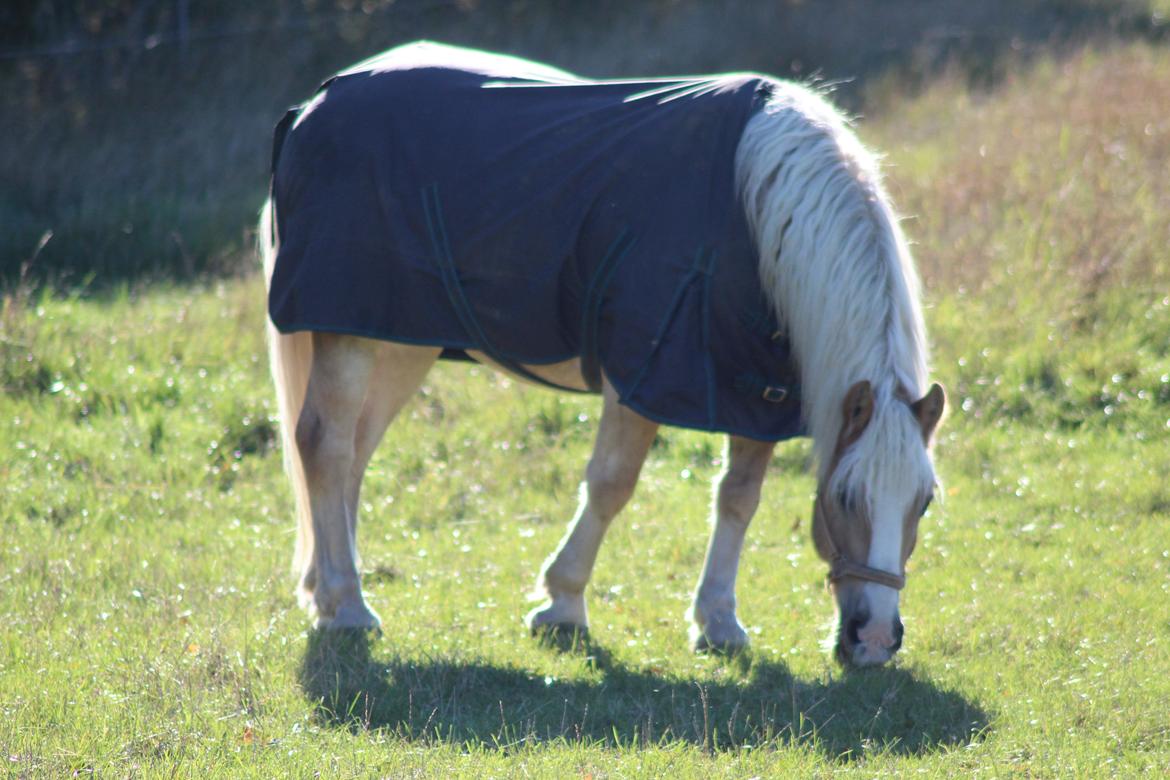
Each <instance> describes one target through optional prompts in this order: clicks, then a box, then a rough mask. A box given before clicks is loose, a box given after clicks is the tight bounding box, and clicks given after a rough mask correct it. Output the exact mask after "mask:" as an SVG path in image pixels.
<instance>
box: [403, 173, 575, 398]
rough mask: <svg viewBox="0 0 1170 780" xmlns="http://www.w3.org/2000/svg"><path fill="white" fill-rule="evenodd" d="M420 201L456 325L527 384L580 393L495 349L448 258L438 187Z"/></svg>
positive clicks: (433, 186) (425, 190)
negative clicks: (548, 378) (546, 377)
mask: <svg viewBox="0 0 1170 780" xmlns="http://www.w3.org/2000/svg"><path fill="white" fill-rule="evenodd" d="M422 201H423V213H424V214H425V215H426V218H427V230H428V231H429V232H430V236H431V247H432V248H433V250H434V255H435V261H436V262H437V263H438V265H439V272H440V274H441V275H442V277H443V287H444V289H445V290H446V291H447V298H448V300H450V301H451V306H452V308H454V309H455V316H457V317H458V318H459V324H460V325H462V326H463V330H464V331H465V332H466V333H467V335H468V337H469V338H470V339H471V340H472V341H473V342H475V345H476V347H477V348H478V349H479V350H481V351H482V352H483V353H484V354H486V355H487V356H488V357H490V358H491V359H492V360H493V361H494V362H496V363H497V364H499V365H500V366H503V367H504V368H505V369H507V370H508V371H509V372H511V373H513V374H516V375H517V376H520V377H523V378H524V379H527V380H528V381H530V382H534V383H536V384H538V385H542V386H544V387H549V388H552V389H554V390H569V391H573V392H581V391H579V390H576V388H572V387H562V386H560V385H558V384H556V383H554V382H550V381H548V380H547V379H545V378H544V377H541V376H537V375H536V374H534V373H532V372H531V371H529V370H528V369H527V368H525V367H524V366H522V365H521V364H519V363H517V362H516V361H515V360H512V359H511V358H509V357H507V356H505V355H504V354H502V353H501V352H500V351H499V350H498V349H496V348H495V346H494V345H493V344H492V343H491V341H490V340H489V339H488V337H487V334H485V333H484V332H483V328H481V327H480V326H479V322H478V321H477V320H476V319H475V312H474V311H473V310H472V308H471V303H470V302H469V301H468V300H467V296H466V295H465V294H464V292H463V285H462V284H461V283H460V281H459V271H458V269H457V268H456V267H455V260H454V258H453V257H452V256H451V245H450V244H449V243H448V241H447V227H446V225H444V223H443V210H442V206H441V205H440V202H439V185H438V184H431V185H430V186H427V187H424V188H423V191H422Z"/></svg>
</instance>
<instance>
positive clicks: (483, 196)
mask: <svg viewBox="0 0 1170 780" xmlns="http://www.w3.org/2000/svg"><path fill="white" fill-rule="evenodd" d="M770 85H771V82H770V81H768V80H767V79H764V78H760V77H755V76H740V75H735V76H721V77H709V78H682V79H663V80H650V81H587V80H583V79H579V78H577V77H574V76H571V75H570V74H567V73H564V72H562V71H557V70H555V69H553V68H548V67H545V66H539V65H535V64H532V63H526V62H524V61H522V60H517V59H514V58H508V57H502V56H499V55H491V54H485V53H481V52H474V51H469V50H463V49H455V48H452V47H446V46H437V45H433V44H422V45H419V44H415V45H412V46H407V47H401V48H399V49H394V50H391V51H389V52H387V53H385V54H384V55H382V56H380V57H377V58H374V59H372V60H370V61H368V62H365V63H363V64H361V65H359V66H356V67H355V68H352V69H350V70H348V71H344V72H343V73H341V74H339V75H337V76H335V77H334V78H332V79H330V80H329V81H328V82H326V83H325V84H324V85H323V86H322V87H321V89H320V90H319V91H318V93H317V95H316V96H315V97H314V99H313V100H311V101H310V102H309V103H308V104H306V105H305V106H303V107H298V108H296V109H293V111H290V113H289V114H288V115H287V116H286V118H285V120H284V121H283V122H282V123H281V125H280V126H278V128H277V137H276V143H275V147H274V151H273V182H272V196H273V199H274V208H275V214H276V226H277V227H276V232H277V236H278V238H279V249H278V254H277V259H276V264H275V270H274V272H273V276H272V280H271V287H270V293H269V313H270V316H271V318H272V321H273V323H274V324H275V325H276V327H277V328H278V329H279V330H280V331H282V332H286V333H287V332H293V331H302V330H311V331H329V332H338V333H349V334H356V335H360V336H366V337H370V338H376V339H383V340H388V341H396V342H404V343H409V344H425V345H433V346H440V347H443V348H445V350H446V352H445V354H450V353H451V352H452V351H458V350H480V351H482V352H484V353H486V354H487V355H489V356H491V357H492V358H493V359H494V360H496V361H497V362H499V363H501V364H503V365H504V366H506V367H508V368H510V369H512V370H514V371H516V372H517V373H519V374H521V375H525V376H530V375H529V374H528V372H526V371H525V370H524V369H523V367H522V365H521V364H532V365H541V364H550V363H558V362H561V361H565V360H570V359H572V358H580V359H581V364H582V372H583V374H584V378H585V380H586V382H587V384H589V386H591V387H592V388H594V389H595V390H596V389H598V388H599V387H600V377H601V374H604V375H605V377H606V378H607V379H608V380H609V381H610V382H611V383H612V385H613V386H614V388H615V389H616V390H617V392H618V394H619V396H620V398H621V401H622V402H623V403H625V404H627V405H628V406H630V407H631V408H633V409H634V410H636V411H637V412H639V413H641V414H643V415H645V416H646V417H649V418H651V419H653V420H657V421H659V422H662V423H666V424H670V425H677V426H682V427H686V428H695V429H699V430H708V431H724V432H727V433H733V434H738V435H742V436H746V437H749V438H754V439H761V440H770V441H775V440H780V439H784V438H788V437H791V436H794V435H797V434H800V433H801V432H802V430H801V421H800V403H799V397H798V396H799V394H798V390H797V388H798V385H797V378H796V373H795V369H794V366H793V365H792V362H791V360H790V359H789V348H788V343H787V340H786V339H785V338H784V337H783V334H782V333H781V331H780V329H779V327H778V325H777V321H776V318H775V317H774V315H773V314H772V312H771V311H770V308H769V305H768V303H767V301H766V299H765V297H764V295H763V293H762V290H761V285H760V281H759V272H758V257H757V252H756V249H755V245H754V242H753V241H752V239H751V236H750V234H749V229H748V226H747V224H746V220H745V217H744V213H743V206H742V204H741V202H740V198H739V196H738V193H737V188H736V186H735V152H736V147H737V144H738V142H739V138H740V136H741V134H742V133H743V130H744V126H745V125H746V124H747V122H748V120H749V119H750V118H751V116H752V115H753V113H754V112H756V111H758V110H759V109H760V107H761V106H762V104H763V102H764V101H765V100H766V98H767V96H768V92H769V89H770Z"/></svg>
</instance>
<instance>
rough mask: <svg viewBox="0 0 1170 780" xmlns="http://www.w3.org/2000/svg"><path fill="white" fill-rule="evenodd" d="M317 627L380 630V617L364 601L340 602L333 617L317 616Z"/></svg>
mask: <svg viewBox="0 0 1170 780" xmlns="http://www.w3.org/2000/svg"><path fill="white" fill-rule="evenodd" d="M317 628H321V629H326V630H329V631H347V630H349V631H353V630H357V631H374V632H380V631H381V630H382V619H381V618H380V617H378V613H376V612H374V610H372V609H370V608H369V607H367V606H366V605H365V603H364V602H360V601H359V602H357V603H350V604H342V605H341V606H340V607H338V609H337V612H336V613H334V615H333V617H331V618H325V617H319V618H318V619H317Z"/></svg>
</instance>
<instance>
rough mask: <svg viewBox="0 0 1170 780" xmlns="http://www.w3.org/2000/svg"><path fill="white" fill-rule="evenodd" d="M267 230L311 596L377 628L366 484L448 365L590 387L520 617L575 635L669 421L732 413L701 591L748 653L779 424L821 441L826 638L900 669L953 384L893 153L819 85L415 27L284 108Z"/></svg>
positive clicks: (304, 593) (699, 601) (283, 399)
mask: <svg viewBox="0 0 1170 780" xmlns="http://www.w3.org/2000/svg"><path fill="white" fill-rule="evenodd" d="M258 234H259V237H260V244H261V246H260V251H261V255H262V262H263V265H264V269H265V278H266V280H267V290H268V311H269V318H268V322H267V331H268V342H269V351H270V360H271V369H272V375H273V379H274V382H275V385H276V391H277V399H278V405H279V416H280V421H281V430H282V441H283V451H284V458H285V466H286V470H287V472H288V476H289V478H290V481H291V483H292V486H293V492H294V494H295V498H296V512H297V518H298V521H297V541H296V551H295V555H294V569H295V570H296V572H297V573H298V574H299V581H298V586H297V592H298V594H299V598H300V601H301V603H302V605H303V606H304V607H306V608H307V609H308V610H309V612H310V615H311V616H312V617H314V618H315V625H316V626H317V627H319V628H321V629H377V628H378V627H379V626H380V618H379V617H378V615H377V614H376V613H375V611H374V610H373V609H372V608H371V607H370V605H369V604H368V603H367V602H366V600H365V597H364V595H363V592H362V585H361V575H360V573H359V567H358V560H359V559H358V543H357V524H358V508H359V506H360V503H359V500H358V498H359V494H360V490H361V485H362V476H363V473H364V472H365V470H366V467H367V465H368V463H369V460H370V457H371V455H372V453H373V452H374V449H375V447H376V446H377V445H378V443H379V441H380V440H381V439H382V437H383V435H384V434H385V432H386V430H387V428H388V426H389V425H390V423H391V422H392V420H393V419H394V417H395V415H397V414H398V413H399V411H400V410H401V409H402V408H403V406H404V405H405V404H406V403H407V402H408V401H409V400H410V399H411V397H412V396H413V395H414V394H415V392H416V391H417V390H418V388H419V387H420V386H421V383H422V382H423V379H424V377H425V376H426V375H427V372H428V371H429V370H430V368H431V367H432V366H433V365H434V364H435V363H436V361H437V360H439V359H440V358H454V359H467V360H474V361H477V362H480V363H484V364H487V365H490V366H493V367H495V368H498V369H500V370H502V371H505V372H508V373H510V374H512V375H515V376H517V377H519V378H521V379H523V380H526V381H529V382H533V383H537V384H540V385H545V386H551V387H554V388H557V389H560V390H565V391H578V392H594V393H600V395H601V398H602V414H601V418H600V422H599V425H598V430H597V436H596V442H595V444H594V446H593V451H592V455H591V457H590V458H589V460H588V463H587V465H586V466H585V469H584V481H583V482H582V486H581V490H580V497H579V504H578V507H577V510H576V514H575V515H574V517H573V518H572V520H571V522H570V523H569V526H568V529H567V532H566V533H565V535H564V537H563V539H562V541H561V542H560V545H559V547H558V548H557V549H556V550H555V551H554V552H553V553H552V554H551V555H550V556H549V557H548V559H547V560H546V561H545V562H544V564H543V566H542V568H541V570H540V574H539V576H538V578H537V584H536V599H535V600H537V601H541V602H542V603H540V604H539V605H538V606H536V607H535V608H534V609H532V611H531V612H529V613H528V614H527V616H526V617H525V621H526V623H527V626H528V628H529V629H530V630H531V631H532V632H533V633H534V634H539V633H543V632H548V631H554V630H571V631H580V632H585V631H587V630H588V626H589V616H588V611H587V607H586V602H585V586H586V584H587V582H588V581H589V578H590V575H591V572H592V570H593V566H594V562H595V560H596V558H597V555H598V550H599V548H600V546H601V543H602V539H603V537H604V536H605V533H606V530H607V529H608V528H609V526H610V524H611V522H612V521H613V519H614V518H615V516H616V515H617V514H618V513H619V511H620V510H621V509H622V508H623V507H624V506H625V504H626V503H627V502H628V501H629V499H630V497H631V495H632V493H633V491H634V488H635V485H636V483H637V480H638V476H639V472H640V469H641V466H642V464H643V461H644V460H645V458H646V457H647V453H648V451H649V449H650V447H651V443H652V442H653V440H654V438H655V436H656V432H657V430H658V428H659V426H660V425H664V424H665V425H674V426H682V427H687V428H693V429H698V430H705V431H711V432H718V433H725V434H726V435H727V440H726V441H727V443H726V450H725V457H724V459H723V463H724V466H723V469H722V473H721V474H720V476H719V477H718V478H717V480H716V482H715V484H714V487H713V501H712V511H711V524H712V531H711V536H710V541H709V544H708V546H707V551H706V558H705V562H704V564H703V568H702V572H701V574H700V576H699V579H698V585H697V587H696V589H695V591H694V598H693V604H692V606H691V607H690V609H689V611H688V620H689V624H690V629H689V633H690V641H691V644H692V646H693V649H694V650H696V651H728V652H735V651H738V650H740V649H742V648H744V647H745V646H746V645H747V643H748V636H747V633H746V631H745V630H744V627H743V625H742V624H741V623H740V621H739V619H738V617H737V615H736V577H737V569H738V566H739V559H740V553H741V550H742V547H743V543H744V538H745V533H746V531H747V528H748V525H749V523H750V522H751V520H752V517H753V515H754V514H755V512H756V509H757V507H758V505H759V501H760V496H761V486H762V483H763V479H764V475H765V472H766V471H767V469H768V466H769V463H770V459H771V454H772V451H773V448H774V446H775V444H776V442H777V441H781V440H784V439H788V438H791V437H793V436H810V437H811V438H812V442H813V454H814V457H815V462H816V478H817V488H816V495H815V498H814V501H813V512H812V515H813V521H812V537H813V541H814V544H815V548H816V551H817V553H818V554H819V556H820V557H821V558H822V559H823V560H824V561H825V562H826V563H827V564H828V567H829V568H828V575H827V582H828V589H829V590H830V592H831V594H832V597H833V601H834V604H835V608H836V616H835V621H836V639H835V653H834V654H835V657H836V659H837V660H838V661H839V662H840V663H841V664H842V665H844V666H846V667H862V666H872V665H880V664H884V663H886V662H888V661H889V660H890V659H891V658H892V657H893V656H894V654H895V653H896V652H897V651H898V649H899V648H900V647H901V645H902V641H903V634H904V629H903V624H902V621H901V618H900V615H899V606H898V605H899V593H900V591H901V589H902V588H903V586H904V585H905V581H906V580H905V567H906V562H907V559H908V558H909V557H910V554H911V552H912V551H913V549H914V546H915V541H916V538H917V529H918V524H919V519H920V518H921V517H922V515H923V514H924V513H925V512H926V509H927V506H928V505H929V503H930V500H931V498H932V496H933V493H934V490H935V486H936V477H935V470H934V466H933V460H932V453H931V445H932V439H933V435H934V433H935V430H936V427H937V425H938V423H939V420H940V418H941V417H942V415H943V409H944V406H945V396H944V392H943V390H942V388H941V387H940V386H939V385H938V384H931V383H930V382H929V380H928V357H927V338H926V331H925V326H924V322H923V316H922V311H921V304H920V301H919V298H920V296H921V289H920V282H919V278H918V275H917V272H916V270H915V266H914V263H913V259H912V257H911V253H910V250H909V247H908V243H907V241H906V239H905V237H904V236H903V233H902V230H901V227H900V224H899V217H898V216H897V215H896V213H895V211H894V208H893V206H892V204H891V201H890V198H889V196H888V195H887V192H886V190H885V188H884V185H883V183H882V179H881V176H880V171H879V166H878V164H877V161H876V159H875V156H874V155H873V154H872V153H871V152H869V151H868V150H867V149H866V148H865V147H864V146H863V145H862V143H861V142H860V141H859V140H858V138H857V137H856V135H855V134H854V133H853V131H852V129H851V127H850V122H849V121H848V120H847V119H846V118H845V117H844V116H843V114H841V113H840V112H839V111H838V110H837V109H836V108H834V107H833V106H832V105H831V104H830V103H829V102H828V100H827V98H826V97H825V95H824V94H823V93H821V92H819V91H817V90H815V89H813V88H811V87H808V86H805V85H800V84H795V83H791V82H786V81H782V80H777V79H774V78H770V77H767V76H762V75H758V74H728V75H721V76H714V77H693V78H680V79H645V80H611V81H594V80H590V79H585V78H582V77H579V76H577V75H575V74H572V73H569V72H567V71H563V70H560V69H557V68H554V67H551V66H548V65H541V64H538V63H533V62H529V61H525V60H521V59H518V58H514V57H510V56H507V55H502V54H492V53H487V52H480V51H475V50H470V49H462V48H456V47H452V46H445V45H442V44H436V43H429V42H418V43H415V44H409V45H405V46H401V47H398V48H395V49H392V50H390V51H388V52H386V53H384V54H382V55H380V56H378V57H375V58H374V59H371V60H368V61H366V62H365V63H361V64H359V65H357V66H354V67H353V68H351V69H349V70H347V71H343V72H341V73H340V74H338V75H337V76H335V77H333V78H332V79H330V80H329V81H327V82H325V84H324V85H323V86H322V87H321V88H320V90H318V92H317V93H316V94H315V96H314V97H313V98H312V99H311V100H310V101H309V102H308V103H307V104H305V105H302V106H297V107H295V108H293V109H291V110H290V111H289V113H288V114H287V115H286V116H285V118H284V119H283V120H282V121H281V123H280V124H279V125H278V127H277V131H276V138H275V142H274V149H273V162H272V179H271V190H270V197H269V198H268V201H267V202H266V204H265V206H264V207H263V209H262V212H261V218H260V225H259V230H258Z"/></svg>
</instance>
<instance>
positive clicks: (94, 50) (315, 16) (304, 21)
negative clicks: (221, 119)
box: [0, 0, 466, 61]
mask: <svg viewBox="0 0 1170 780" xmlns="http://www.w3.org/2000/svg"><path fill="white" fill-rule="evenodd" d="M463 8H466V6H465V5H464V4H463V3H461V2H459V0H418V1H416V2H411V3H395V4H393V5H387V6H382V7H378V8H375V9H372V10H361V9H359V10H348V11H347V10H340V11H318V12H312V13H310V12H305V13H303V14H300V15H297V16H288V15H285V16H284V17H283V18H276V19H273V20H270V21H266V22H264V23H253V24H220V25H215V24H211V25H207V26H202V27H195V26H193V25H192V23H191V12H190V2H189V0H176V2H175V4H174V22H173V24H171V25H169V27H170V29H167V30H161V31H156V32H152V33H149V34H117V35H109V36H105V37H102V38H98V39H90V38H76V37H75V38H70V39H68V40H64V41H59V42H56V43H47V44H37V45H31V46H13V47H0V61H4V60H8V61H11V60H34V59H55V58H67V57H75V56H80V55H87V54H103V53H106V52H115V51H153V50H155V49H158V48H160V47H178V48H179V49H186V48H188V47H190V46H192V45H194V44H200V43H217V42H230V41H232V40H236V39H241V38H252V37H260V36H264V35H271V34H279V33H290V32H299V33H322V32H338V31H340V30H342V29H343V28H345V27H346V26H349V25H353V24H359V23H360V24H363V25H364V24H370V23H373V22H376V21H379V20H382V19H385V18H387V17H391V16H393V17H395V18H396V19H400V20H403V21H406V20H409V19H414V18H418V17H420V16H422V15H425V14H428V13H433V12H436V11H452V10H458V9H463Z"/></svg>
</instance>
